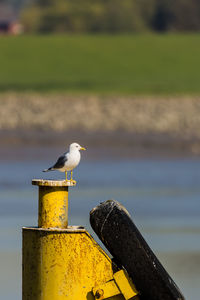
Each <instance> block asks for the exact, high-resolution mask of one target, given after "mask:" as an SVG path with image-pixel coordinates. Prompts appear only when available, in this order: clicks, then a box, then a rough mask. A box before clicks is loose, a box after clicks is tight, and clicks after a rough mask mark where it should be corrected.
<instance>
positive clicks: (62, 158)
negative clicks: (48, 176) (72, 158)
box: [52, 153, 68, 169]
mask: <svg viewBox="0 0 200 300" xmlns="http://www.w3.org/2000/svg"><path fill="white" fill-rule="evenodd" d="M67 156H68V155H66V153H64V154H63V155H62V156H60V157H59V158H58V160H57V162H56V163H55V165H53V166H52V169H61V168H63V167H64V165H65V163H66V161H67Z"/></svg>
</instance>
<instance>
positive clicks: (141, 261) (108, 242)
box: [90, 200, 185, 300]
mask: <svg viewBox="0 0 200 300" xmlns="http://www.w3.org/2000/svg"><path fill="white" fill-rule="evenodd" d="M90 224H91V226H92V228H93V230H94V231H95V232H96V234H97V236H98V237H99V238H100V240H101V241H102V242H103V243H104V245H105V246H106V248H107V249H108V251H109V252H110V253H111V255H112V256H113V258H114V260H115V261H116V262H117V263H118V264H120V265H121V266H123V267H124V268H125V269H126V271H127V272H128V274H129V276H130V277H131V278H132V280H133V282H134V284H135V285H136V288H137V290H138V291H139V293H140V299H141V300H184V299H185V298H184V296H183V295H182V294H181V292H180V290H179V288H178V287H177V285H176V284H175V282H174V281H173V279H172V278H171V277H170V276H169V274H168V273H167V271H166V270H165V269H164V267H163V266H162V264H161V263H160V262H159V260H158V259H157V257H156V256H155V254H154V253H153V251H152V250H151V249H150V247H149V246H148V244H147V243H146V241H145V240H144V238H143V237H142V235H141V233H140V232H139V230H138V229H137V227H136V226H135V224H134V223H133V221H132V219H131V217H130V215H129V213H128V211H127V210H126V209H125V208H124V207H123V206H122V205H121V204H120V203H119V202H117V201H115V200H107V201H105V202H103V203H101V204H100V205H98V206H97V207H95V208H93V209H92V210H91V212H90Z"/></svg>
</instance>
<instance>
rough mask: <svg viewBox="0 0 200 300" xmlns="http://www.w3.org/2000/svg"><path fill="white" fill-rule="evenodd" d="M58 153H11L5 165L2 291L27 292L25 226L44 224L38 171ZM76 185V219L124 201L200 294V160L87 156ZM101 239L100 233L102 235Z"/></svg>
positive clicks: (1, 178) (179, 277) (85, 221)
mask: <svg viewBox="0 0 200 300" xmlns="http://www.w3.org/2000/svg"><path fill="white" fill-rule="evenodd" d="M50 163H51V160H50V159H49V158H48V159H44V157H43V156H42V158H41V159H39V158H37V159H36V157H35V158H33V159H23V158H18V159H17V161H15V159H12V160H11V161H10V160H9V159H6V160H4V161H2V162H1V168H0V296H1V297H0V298H1V299H4V300H13V299H15V300H19V299H21V227H22V226H33V225H34V226H35V225H37V197H38V194H37V187H35V186H32V185H31V179H32V178H47V179H50V178H54V179H57V178H61V179H63V176H64V175H63V174H61V173H58V172H54V173H48V174H47V173H45V174H44V173H41V169H43V168H45V167H47V166H49V164H50ZM74 177H75V179H76V180H77V182H78V184H77V187H73V188H70V193H69V223H70V224H73V225H84V226H85V227H86V228H87V229H88V230H89V232H90V233H92V234H93V232H92V229H91V227H90V225H89V211H90V210H91V209H92V208H93V207H94V206H96V205H97V204H99V202H102V201H104V200H107V199H111V198H112V199H116V200H118V201H120V202H121V203H122V204H123V205H124V206H125V207H126V208H127V209H128V210H129V212H130V214H131V215H132V218H133V220H134V222H135V224H136V225H137V227H138V228H139V230H140V231H141V233H142V235H143V236H144V237H145V239H146V241H147V242H148V244H149V245H150V246H151V248H152V249H153V251H154V252H155V254H156V255H157V256H158V258H159V259H160V260H161V262H162V263H163V265H164V267H165V268H166V269H167V271H168V272H169V274H170V275H171V276H172V278H173V279H174V281H175V282H176V283H177V284H178V286H179V287H180V289H181V290H182V292H183V294H184V295H185V297H186V299H189V300H198V299H199V295H200V185H199V183H200V160H197V159H179V160H176V159H171V160H169V159H166V160H165V159H157V160H156V159H139V160H137V159H131V158H129V159H128V158H127V159H125V160H124V159H123V158H122V157H121V158H114V159H102V158H101V160H98V159H94V160H88V159H87V158H85V159H83V160H82V162H81V164H80V165H79V167H78V168H77V169H76V171H75V172H74ZM95 238H97V237H96V236H95Z"/></svg>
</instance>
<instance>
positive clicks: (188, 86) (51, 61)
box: [0, 34, 200, 95]
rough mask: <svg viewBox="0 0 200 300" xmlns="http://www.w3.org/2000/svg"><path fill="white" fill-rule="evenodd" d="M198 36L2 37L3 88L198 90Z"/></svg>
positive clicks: (132, 91)
mask: <svg viewBox="0 0 200 300" xmlns="http://www.w3.org/2000/svg"><path fill="white" fill-rule="evenodd" d="M199 70H200V35H198V34H194V35H116V36H115V35H113V36H109V35H99V36H91V35H86V36H79V35H72V36H69V35H67V36H64V35H63V36H55V35H54V36H19V37H12V36H10V37H9V36H1V37H0V91H1V92H3V91H10V90H13V91H32V90H33V91H44V92H49V91H61V92H63V91H64V92H70V93H73V92H78V93H103V94H105V93H106V94H107V93H115V94H116V93H118V94H151V95H152V94H167V95H169V94H199V93H200V71H199Z"/></svg>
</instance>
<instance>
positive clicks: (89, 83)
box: [0, 0, 200, 300]
mask: <svg viewBox="0 0 200 300" xmlns="http://www.w3.org/2000/svg"><path fill="white" fill-rule="evenodd" d="M199 30H200V2H199V1H198V0H173V1H172V0H148V1H145V0H140V1H138V0H124V1H119V0H106V1H105V0H92V1H91V0H84V1H81V0H59V1H56V0H27V1H24V0H10V1H9V0H4V1H3V0H1V1H0V144H1V146H0V161H1V168H0V266H1V268H0V269H1V271H0V294H1V298H2V299H4V300H11V299H15V300H19V299H21V227H22V226H36V225H37V197H38V195H37V188H36V187H32V185H31V179H32V178H47V179H64V175H63V174H62V173H59V172H54V173H45V174H43V173H42V172H41V170H42V169H44V168H46V167H49V166H50V165H51V164H52V163H54V162H55V160H56V159H57V157H58V156H59V155H60V154H62V153H63V152H65V151H67V147H68V145H69V144H70V143H71V142H74V141H75V142H78V143H80V144H81V145H82V146H84V147H86V148H87V151H86V152H84V153H83V157H82V161H81V164H80V165H79V167H78V168H77V169H76V170H75V172H74V178H75V179H76V180H77V187H75V188H71V189H70V195H69V216H70V224H73V225H84V226H86V228H87V229H88V231H89V232H90V233H92V235H93V232H92V229H91V227H90V225H89V211H90V210H91V209H92V208H93V207H94V206H96V205H97V204H99V202H102V201H104V200H107V199H110V198H112V199H116V200H118V201H120V202H121V203H122V204H123V205H124V206H125V207H126V208H127V209H128V210H129V212H130V214H131V215H132V217H133V220H134V222H135V223H136V225H137V227H138V228H139V230H140V231H141V233H142V235H143V236H144V237H145V239H146V241H147V242H148V244H149V245H150V246H151V248H152V249H153V251H154V252H155V254H156V255H157V256H158V258H159V259H160V260H161V262H162V264H163V265H164V267H165V268H166V269H167V271H168V272H169V274H170V275H171V276H172V278H173V279H174V280H175V282H176V283H177V284H178V286H179V287H180V289H181V290H182V292H183V294H184V295H185V297H186V299H190V300H198V299H199V294H200V287H199V282H200V200H199V199H200V185H199V182H200V84H199V83H200V76H199V69H200V55H199V53H200V35H199Z"/></svg>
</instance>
